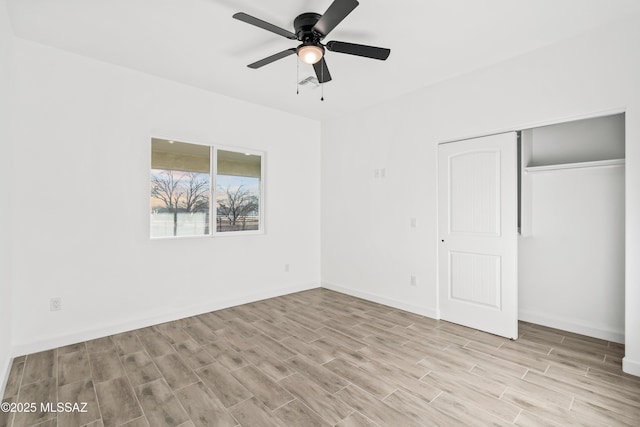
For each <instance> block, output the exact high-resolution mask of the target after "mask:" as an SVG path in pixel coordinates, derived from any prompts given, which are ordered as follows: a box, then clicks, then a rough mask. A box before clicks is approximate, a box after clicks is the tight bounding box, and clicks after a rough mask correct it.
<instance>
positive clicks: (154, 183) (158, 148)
mask: <svg viewBox="0 0 640 427" xmlns="http://www.w3.org/2000/svg"><path fill="white" fill-rule="evenodd" d="M209 150H210V149H209V147H207V146H203V145H196V144H187V143H184V142H173V141H168V140H163V139H153V140H152V142H151V200H150V201H151V203H150V207H151V237H169V236H202V235H207V234H210V230H209V223H210V220H209V212H210V210H209V203H210V200H209V199H210V194H211V192H210V189H211V177H210V174H209V169H210V155H209Z"/></svg>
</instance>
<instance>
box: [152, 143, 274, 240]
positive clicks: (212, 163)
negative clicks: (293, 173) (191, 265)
mask: <svg viewBox="0 0 640 427" xmlns="http://www.w3.org/2000/svg"><path fill="white" fill-rule="evenodd" d="M154 139H162V140H165V141H176V142H181V143H185V144H194V145H200V146H204V147H209V156H210V160H209V176H210V179H209V197H210V199H209V234H202V235H195V236H152V235H151V223H150V222H149V223H148V227H147V229H148V230H149V238H150V239H151V240H172V239H200V238H211V237H213V238H216V237H236V236H255V235H262V234H265V205H266V204H265V188H266V186H265V185H264V181H265V176H266V173H265V169H266V167H265V166H266V161H265V159H266V152H265V151H262V150H255V149H252V148H242V147H238V146H232V145H217V144H215V145H214V144H211V143H204V142H200V141H185V140H183V138H179V137H178V138H167V137H165V136H157V135H156V136H151V137H150V138H149V147H150V150H149V153H151V150H152V149H153V140H154ZM218 150H222V151H232V152H235V153H242V154H248V155H254V156H260V187H259V191H260V200H259V215H258V229H257V230H238V231H218V227H217V221H218V206H217V203H216V196H217V194H218V184H217V176H218ZM151 170H153V165H152V163H151V155H150V156H149V171H151ZM148 184H149V188H148V191H147V195H148V196H149V197H150V195H151V186H150V181H148ZM149 221H150V220H149Z"/></svg>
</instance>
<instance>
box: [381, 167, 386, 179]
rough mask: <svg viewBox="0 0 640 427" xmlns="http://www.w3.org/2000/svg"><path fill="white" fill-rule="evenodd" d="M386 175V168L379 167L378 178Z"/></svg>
mask: <svg viewBox="0 0 640 427" xmlns="http://www.w3.org/2000/svg"><path fill="white" fill-rule="evenodd" d="M386 176H387V169H386V168H382V169H380V178H384V177H386Z"/></svg>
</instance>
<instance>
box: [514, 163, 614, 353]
mask: <svg viewBox="0 0 640 427" xmlns="http://www.w3.org/2000/svg"><path fill="white" fill-rule="evenodd" d="M525 179H531V181H532V182H531V187H532V188H531V189H532V194H531V196H530V197H531V198H532V203H531V207H532V212H529V213H528V214H529V215H531V217H532V218H531V225H532V230H531V234H530V235H529V236H527V237H521V238H520V239H519V241H518V246H519V251H518V256H519V266H518V267H519V282H518V291H519V302H520V303H519V316H520V319H522V320H526V321H529V322H533V323H537V324H542V325H546V326H551V327H555V328H559V329H563V330H567V331H572V332H576V333H580V334H585V335H590V336H594V337H598V338H602V339H606V340H609V341H616V342H624V311H625V307H624V166H615V167H606V168H593V169H592V168H580V169H565V170H555V171H544V172H539V173H536V174H530V175H528V176H525Z"/></svg>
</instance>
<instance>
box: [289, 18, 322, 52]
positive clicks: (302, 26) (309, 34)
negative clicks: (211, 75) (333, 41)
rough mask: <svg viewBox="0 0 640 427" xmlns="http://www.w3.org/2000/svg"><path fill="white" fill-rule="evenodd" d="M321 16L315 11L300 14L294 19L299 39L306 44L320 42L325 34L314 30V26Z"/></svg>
mask: <svg viewBox="0 0 640 427" xmlns="http://www.w3.org/2000/svg"><path fill="white" fill-rule="evenodd" d="M321 17H322V15H320V14H318V13H313V12H309V13H303V14H301V15H298V16H297V17H296V19H294V21H293V27H294V28H295V30H296V37H297V38H298V40H300V41H301V42H303V43H305V44H319V43H320V40H321V39H322V38H323V37H324V36H323V35H322V34H319V33H317V32H315V31H313V27H314V26H315V25H316V22H318V20H319V19H320V18H321Z"/></svg>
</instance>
